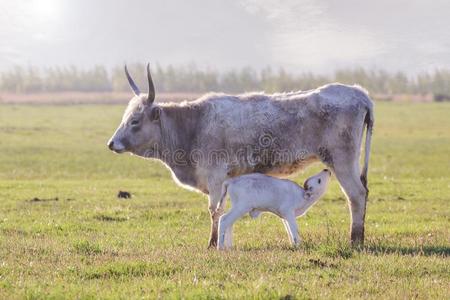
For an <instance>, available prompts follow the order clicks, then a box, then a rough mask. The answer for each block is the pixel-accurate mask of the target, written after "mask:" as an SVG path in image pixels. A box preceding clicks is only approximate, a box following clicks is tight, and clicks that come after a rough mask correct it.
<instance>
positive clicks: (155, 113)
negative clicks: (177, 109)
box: [148, 106, 161, 121]
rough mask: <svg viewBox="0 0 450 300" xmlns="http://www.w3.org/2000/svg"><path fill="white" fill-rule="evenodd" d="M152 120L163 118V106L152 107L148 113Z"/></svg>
mask: <svg viewBox="0 0 450 300" xmlns="http://www.w3.org/2000/svg"><path fill="white" fill-rule="evenodd" d="M148 117H149V118H150V121H159V120H160V118H161V108H160V107H157V106H155V107H152V108H151V109H150V112H149V114H148Z"/></svg>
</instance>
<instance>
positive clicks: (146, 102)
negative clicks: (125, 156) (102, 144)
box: [108, 65, 161, 157]
mask: <svg viewBox="0 0 450 300" xmlns="http://www.w3.org/2000/svg"><path fill="white" fill-rule="evenodd" d="M125 74H126V76H127V79H128V83H129V84H130V87H131V89H132V91H133V93H134V97H133V98H131V100H130V102H129V103H128V106H127V108H126V110H125V113H124V114H123V117H122V122H121V123H120V125H119V127H118V128H117V130H116V132H115V133H114V135H113V136H112V137H111V139H110V140H109V141H108V147H109V149H111V150H112V151H114V152H116V153H123V152H131V153H133V154H136V155H140V156H147V157H152V156H155V155H156V153H155V151H156V149H155V147H157V145H158V144H160V140H161V130H160V129H161V127H160V116H161V108H160V107H159V106H158V105H156V104H154V100H155V87H154V86H153V81H152V76H151V75H150V67H149V65H147V79H148V94H143V93H141V92H140V91H139V88H138V87H137V85H136V84H135V83H134V81H133V79H132V78H131V76H130V74H129V73H128V69H127V67H126V66H125Z"/></svg>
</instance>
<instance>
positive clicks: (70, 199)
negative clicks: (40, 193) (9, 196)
mask: <svg viewBox="0 0 450 300" xmlns="http://www.w3.org/2000/svg"><path fill="white" fill-rule="evenodd" d="M59 200H60V199H59V197H54V198H39V197H34V198H31V199H28V200H25V201H26V202H54V201H59ZM65 200H66V201H73V200H75V199H73V198H66V199H65Z"/></svg>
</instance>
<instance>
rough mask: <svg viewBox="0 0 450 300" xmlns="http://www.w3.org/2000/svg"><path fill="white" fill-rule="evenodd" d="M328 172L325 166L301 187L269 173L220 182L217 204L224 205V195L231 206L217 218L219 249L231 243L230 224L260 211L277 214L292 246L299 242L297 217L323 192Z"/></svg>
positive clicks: (253, 215)
mask: <svg viewBox="0 0 450 300" xmlns="http://www.w3.org/2000/svg"><path fill="white" fill-rule="evenodd" d="M330 176H331V172H330V171H329V170H327V169H325V170H323V171H321V172H320V173H319V174H317V175H315V176H312V177H310V178H308V179H307V180H306V181H305V183H304V188H302V187H300V186H299V185H297V184H296V183H294V182H292V181H290V180H286V179H277V178H274V177H271V176H267V175H263V174H259V173H253V174H248V175H242V176H239V177H235V178H232V179H229V180H226V181H225V182H224V183H223V185H222V196H221V199H220V202H219V204H218V207H221V206H222V205H223V201H224V200H225V197H226V196H227V194H228V196H229V198H230V200H231V205H232V207H231V209H230V210H229V211H228V212H227V213H226V214H224V215H223V216H222V217H221V218H220V221H219V241H218V245H217V248H218V249H220V250H223V249H226V248H230V247H231V246H232V227H233V223H234V222H235V221H236V220H237V219H239V218H240V217H242V216H243V215H245V214H246V213H249V214H250V216H251V217H252V218H256V217H258V216H259V214H260V213H261V212H264V211H266V212H271V213H273V214H275V215H277V216H279V217H280V218H281V219H282V221H283V224H284V227H285V228H286V231H287V233H288V236H289V240H290V242H291V244H292V245H294V246H296V245H298V244H299V243H300V237H299V234H298V228H297V222H296V218H297V217H299V216H302V215H304V214H305V213H306V211H307V210H308V209H309V208H310V207H311V206H312V205H314V203H316V202H317V200H319V199H320V198H321V197H322V196H323V194H324V193H325V191H326V189H327V186H328V182H329V181H330Z"/></svg>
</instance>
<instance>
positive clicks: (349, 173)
mask: <svg viewBox="0 0 450 300" xmlns="http://www.w3.org/2000/svg"><path fill="white" fill-rule="evenodd" d="M338 157H339V159H336V160H335V161H334V164H333V166H330V167H332V169H333V170H334V173H335V175H336V178H337V180H338V181H339V184H340V186H341V189H342V191H343V192H344V194H345V195H346V197H347V200H348V204H349V209H350V213H351V222H352V223H351V228H350V230H351V231H350V238H351V243H352V245H353V246H362V245H363V243H364V219H365V215H366V201H367V189H366V188H365V187H364V185H363V183H362V181H361V178H360V176H361V175H360V170H359V162H358V159H356V158H355V159H353V158H351V156H350V157H349V156H346V154H344V153H342V155H340V156H338ZM336 158H337V157H336Z"/></svg>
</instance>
